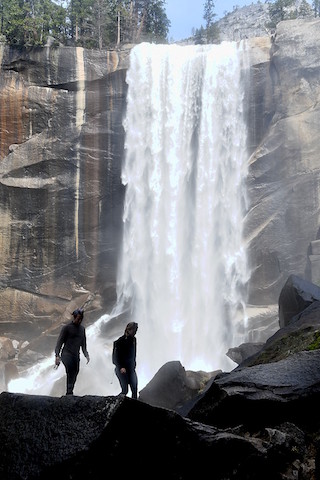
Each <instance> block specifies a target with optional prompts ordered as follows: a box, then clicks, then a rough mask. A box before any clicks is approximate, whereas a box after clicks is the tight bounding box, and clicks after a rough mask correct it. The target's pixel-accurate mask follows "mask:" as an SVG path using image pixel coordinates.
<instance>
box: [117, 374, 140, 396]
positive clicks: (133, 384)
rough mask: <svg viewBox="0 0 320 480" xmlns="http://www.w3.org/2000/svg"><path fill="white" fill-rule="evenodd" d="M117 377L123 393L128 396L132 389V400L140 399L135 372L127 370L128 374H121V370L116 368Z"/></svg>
mask: <svg viewBox="0 0 320 480" xmlns="http://www.w3.org/2000/svg"><path fill="white" fill-rule="evenodd" d="M115 372H116V375H117V377H118V379H119V382H120V385H121V393H123V394H124V395H127V393H128V390H129V385H130V389H131V392H132V398H136V399H137V398H138V378H137V374H136V371H135V370H127V373H121V372H120V368H117V367H116V368H115Z"/></svg>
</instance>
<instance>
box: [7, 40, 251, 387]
mask: <svg viewBox="0 0 320 480" xmlns="http://www.w3.org/2000/svg"><path fill="white" fill-rule="evenodd" d="M246 59H247V52H246V43H245V41H244V42H240V43H236V42H223V43H222V44H220V45H206V46H200V45H199V46H178V45H153V44H148V43H143V44H140V45H137V46H135V47H134V48H133V49H132V51H131V54H130V68H129V69H128V71H127V79H126V81H127V84H128V94H127V111H126V118H125V120H124V129H125V134H126V140H125V159H124V164H123V168H122V180H123V184H124V185H125V186H126V195H125V204H124V213H123V222H124V229H123V243H122V251H121V258H120V259H119V268H118V278H117V292H118V302H117V305H116V306H115V308H114V311H113V312H111V313H109V314H106V315H104V316H103V317H101V318H100V319H99V320H98V321H97V322H96V323H95V324H94V325H92V326H90V327H88V328H87V337H88V341H87V343H88V351H89V353H90V357H91V361H90V363H89V364H88V365H85V361H83V362H81V368H80V373H79V376H78V379H77V382H76V386H75V394H77V395H84V394H91V395H114V394H118V393H119V392H120V387H119V383H118V380H117V378H116V377H115V374H114V366H113V365H112V362H111V352H112V344H113V340H115V338H111V337H109V338H106V335H102V334H101V332H102V329H101V326H104V328H103V331H104V332H105V331H107V329H106V327H107V326H108V322H110V320H111V319H112V318H114V317H115V316H117V315H118V314H119V313H121V311H122V310H123V309H124V308H125V307H124V306H126V307H127V306H128V305H130V308H131V316H130V321H136V322H137V323H138V324H139V330H138V333H137V343H138V352H137V373H138V378H139V385H138V387H139V390H141V389H142V388H143V387H144V386H145V385H146V384H147V383H148V382H149V381H150V380H151V379H152V378H153V377H154V375H155V374H156V373H157V371H158V370H159V368H160V367H161V366H162V365H164V364H165V363H166V362H168V361H172V360H178V361H180V362H181V364H182V365H183V366H184V368H185V369H186V370H194V371H198V370H203V371H206V372H210V371H213V370H218V369H222V370H224V371H229V370H231V369H232V368H234V367H235V366H236V365H235V364H234V362H232V361H231V360H230V359H229V358H228V357H227V355H226V352H227V351H228V349H229V348H230V347H233V346H238V345H239V344H240V343H242V342H243V341H246V321H247V315H246V284H247V282H248V279H249V272H248V267H247V258H246V248H245V244H244V241H243V238H242V225H243V216H244V212H245V208H246V190H245V180H246V175H247V163H248V153H247V149H246V141H247V131H246V123H245V120H244V105H243V104H244V95H245V91H246V90H245V89H246V88H248V82H247V80H246V77H247V75H246V71H247V69H246ZM122 333H123V331H122V332H121V334H122ZM53 360H54V355H53V353H52V355H51V356H50V357H49V358H48V359H46V360H44V361H43V362H40V363H39V364H38V365H36V366H34V367H32V368H31V369H28V371H26V372H25V374H24V375H23V377H22V376H21V378H20V379H17V380H13V381H12V382H10V385H9V389H10V391H16V392H25V393H36V394H50V395H54V394H63V392H62V393H61V391H60V393H58V390H56V393H55V391H54V389H53V388H52V387H53V385H54V384H55V383H56V382H57V381H58V380H59V379H60V380H59V381H60V383H61V384H62V382H65V380H62V377H65V371H64V367H63V366H62V367H60V368H59V369H58V370H54V369H53ZM61 388H62V387H61ZM63 388H64V383H63Z"/></svg>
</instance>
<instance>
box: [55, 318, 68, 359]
mask: <svg viewBox="0 0 320 480" xmlns="http://www.w3.org/2000/svg"><path fill="white" fill-rule="evenodd" d="M65 330H66V329H65V326H64V327H62V329H61V331H60V334H59V337H58V340H57V343H56V348H55V350H54V353H55V356H56V360H55V364H56V365H57V367H58V366H59V365H60V362H61V358H60V351H61V348H62V345H63V344H64V343H65Z"/></svg>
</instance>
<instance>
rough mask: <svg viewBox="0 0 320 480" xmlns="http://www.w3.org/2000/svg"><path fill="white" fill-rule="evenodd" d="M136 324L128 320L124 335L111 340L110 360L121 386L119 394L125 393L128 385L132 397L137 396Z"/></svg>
mask: <svg viewBox="0 0 320 480" xmlns="http://www.w3.org/2000/svg"><path fill="white" fill-rule="evenodd" d="M137 330H138V324H137V323H135V322H130V323H128V325H127V326H126V328H125V331H124V335H122V336H121V337H119V338H118V340H115V341H114V342H113V354H112V361H113V363H114V365H115V367H116V368H115V372H116V375H117V377H118V379H119V383H120V386H121V394H123V395H127V393H128V390H129V385H130V389H131V393H132V398H135V399H137V398H138V377H137V373H136V355H137V339H136V337H135V335H136V333H137Z"/></svg>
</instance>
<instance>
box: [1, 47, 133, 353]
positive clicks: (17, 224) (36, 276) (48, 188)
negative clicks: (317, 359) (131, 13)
mask: <svg viewBox="0 0 320 480" xmlns="http://www.w3.org/2000/svg"><path fill="white" fill-rule="evenodd" d="M126 57H127V52H125V51H124V52H122V53H121V54H119V53H117V52H108V51H101V52H98V51H86V50H83V49H82V48H67V47H64V48H49V47H48V48H41V49H33V50H30V51H26V50H24V51H19V50H16V49H12V48H8V47H2V48H1V60H2V62H1V75H0V109H1V111H0V118H1V120H0V124H1V126H0V155H1V160H0V178H1V180H0V197H1V201H0V203H1V207H0V211H1V226H0V239H1V240H0V244H1V259H0V272H1V273H0V275H1V277H0V278H1V290H0V303H1V306H2V308H1V311H2V314H1V320H0V336H9V337H11V338H17V339H18V340H21V339H23V338H24V339H25V340H28V341H29V340H31V339H32V338H34V337H35V336H37V335H39V334H41V332H43V331H45V330H47V329H51V328H54V326H55V322H57V321H58V323H60V322H61V320H63V317H65V318H68V319H69V318H70V312H71V311H72V309H73V308H74V307H76V306H77V305H83V304H85V305H90V308H87V312H88V314H89V312H92V316H93V317H94V316H96V317H97V316H100V312H101V311H103V310H105V309H106V307H107V306H110V303H112V302H114V300H115V288H114V284H115V277H116V258H117V250H118V248H119V244H120V237H121V225H122V197H123V188H122V186H121V181H120V169H121V158H122V153H123V138H124V136H123V129H122V117H123V112H124V111H125V99H126V83H125V62H126ZM95 312H97V313H95ZM44 348H46V347H45V346H44Z"/></svg>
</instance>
